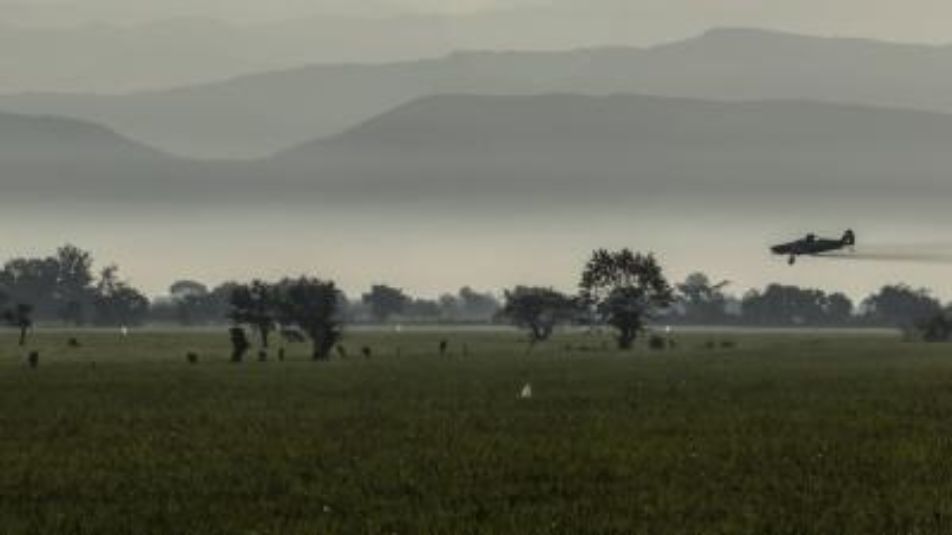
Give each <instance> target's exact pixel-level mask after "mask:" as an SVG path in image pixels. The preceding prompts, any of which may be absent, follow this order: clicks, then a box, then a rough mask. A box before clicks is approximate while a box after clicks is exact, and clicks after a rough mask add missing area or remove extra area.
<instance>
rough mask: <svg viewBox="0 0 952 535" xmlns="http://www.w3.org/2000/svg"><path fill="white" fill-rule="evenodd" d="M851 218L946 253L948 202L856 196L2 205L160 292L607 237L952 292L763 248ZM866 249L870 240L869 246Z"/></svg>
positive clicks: (569, 269) (575, 246) (685, 261)
mask: <svg viewBox="0 0 952 535" xmlns="http://www.w3.org/2000/svg"><path fill="white" fill-rule="evenodd" d="M846 225H849V226H851V227H853V228H854V229H856V230H857V231H858V233H859V242H860V247H861V248H862V247H863V246H864V245H874V244H905V245H906V246H910V245H912V246H916V245H917V244H918V245H921V250H923V251H935V250H937V249H938V250H941V251H945V252H949V251H950V248H952V243H950V240H949V239H948V238H947V236H948V235H949V233H950V231H952V216H949V215H947V210H944V209H943V203H938V202H937V203H935V204H934V205H932V206H929V205H919V206H918V211H917V212H916V213H912V212H908V211H906V212H902V211H896V210H891V209H889V208H888V207H886V206H876V205H874V204H867V203H863V202H857V203H855V204H852V205H851V206H845V207H841V208H839V209H838V208H836V207H834V206H831V204H819V205H817V206H815V207H811V206H799V205H791V204H790V203H788V202H786V201H785V200H784V199H782V198H777V199H774V200H773V201H771V203H770V204H769V205H765V206H759V207H751V208H749V209H745V208H743V207H728V206H724V205H720V204H719V203H718V202H711V203H706V204H705V203H703V202H701V203H698V202H687V203H682V204H678V203H675V202H670V203H669V202H665V203H652V202H649V201H648V200H646V201H645V202H638V201H637V200H636V201H633V202H631V203H630V205H629V206H616V207H613V208H612V209H611V210H609V211H604V210H597V211H596V210H591V209H590V207H571V206H557V207H556V206H553V207H546V206H543V205H529V206H527V207H526V209H525V210H521V211H513V210H511V209H509V208H502V209H501V208H498V207H493V206H491V205H487V206H478V205H470V207H469V209H458V205H454V206H445V205H433V204H419V205H409V204H408V205H403V206H393V205H391V206H381V205H375V204H372V203H368V204H363V205H355V206H351V207H340V206H337V207H333V206H323V205H320V204H319V203H317V204H315V205H313V206H310V207H308V206H303V205H292V206H264V207H260V208H254V207H247V208H242V209H227V208H222V207H217V208H216V207H212V208H208V209H198V208H188V209H170V208H168V207H164V206H163V207H153V208H145V209H142V208H141V207H129V206H91V207H86V208H81V207H76V208H72V209H66V210H64V209H63V208H61V207H55V206H47V207H33V208H30V209H27V208H21V209H16V208H14V209H5V210H2V211H0V228H4V229H15V230H12V232H11V230H8V231H6V232H5V235H4V240H3V243H4V246H3V249H2V251H0V252H2V253H3V254H4V256H12V255H21V254H23V255H25V254H40V253H46V252H49V251H51V250H52V249H53V248H55V247H56V246H58V245H61V244H62V243H64V242H67V241H69V242H73V243H76V244H78V245H81V246H83V247H86V248H89V249H91V250H92V251H93V252H94V253H95V257H96V258H97V259H99V260H100V261H102V262H116V263H118V264H119V265H120V266H121V267H122V273H123V275H124V276H126V277H129V278H131V279H132V281H133V282H134V283H135V284H136V285H138V286H140V287H142V288H143V290H145V291H146V292H147V293H149V294H151V295H159V294H163V293H164V292H165V290H166V289H167V287H168V285H169V284H170V283H171V282H172V281H174V280H176V279H179V278H183V277H185V278H194V279H198V280H202V281H206V282H218V281H223V280H228V279H239V280H244V279H249V278H252V277H265V278H269V277H270V278H280V277H282V276H285V275H288V274H297V273H308V274H315V275H321V276H325V277H331V278H333V279H335V280H337V281H338V282H339V283H340V284H341V286H342V287H343V288H344V289H345V290H347V291H348V292H349V293H351V294H353V295H356V294H357V293H358V292H361V291H365V290H366V288H367V287H369V286H370V285H371V284H373V283H379V282H387V283H391V284H394V285H398V286H400V287H403V288H405V289H407V290H408V291H412V292H413V293H415V294H419V295H433V296H435V295H437V294H439V293H441V292H443V291H453V290H455V289H458V288H459V287H461V286H463V285H471V286H474V287H476V288H479V289H487V290H501V289H502V288H505V287H510V286H512V285H515V284H520V283H532V284H543V285H553V286H556V287H559V288H563V289H565V290H573V289H574V288H575V285H576V284H577V277H578V275H579V272H580V269H581V267H582V265H583V263H584V262H585V260H586V259H587V257H588V256H589V254H590V253H591V250H592V249H594V248H596V247H631V248H634V249H636V250H642V251H654V252H656V253H657V254H658V255H659V256H660V258H661V260H662V262H663V264H664V266H665V268H666V269H667V270H668V272H669V274H670V276H671V277H673V278H675V279H680V278H683V277H684V276H685V275H686V274H688V273H689V272H691V271H694V270H698V269H700V270H703V271H705V272H707V273H709V274H710V275H711V277H712V278H716V279H717V280H720V279H728V280H731V281H733V283H734V284H733V285H732V290H733V291H736V292H738V293H740V292H742V291H743V290H744V289H746V288H749V287H758V286H762V285H764V284H767V283H770V282H777V281H782V282H786V283H795V284H801V285H807V286H817V287H820V288H824V289H827V290H844V291H846V292H848V293H850V294H851V295H852V296H854V297H856V298H860V297H863V296H865V295H868V294H869V293H871V292H872V291H873V290H874V289H877V288H878V287H879V286H881V285H882V284H885V283H892V282H900V281H902V282H908V283H910V284H913V285H922V286H928V287H931V288H934V289H935V290H936V291H937V293H938V294H939V295H941V296H943V297H945V298H952V292H950V291H949V288H948V285H947V280H948V279H947V275H948V269H949V266H948V265H942V264H928V263H915V262H906V263H903V262H869V261H862V262H860V261H850V260H812V259H804V260H802V261H801V262H798V264H797V265H796V266H795V267H792V268H791V267H789V266H787V264H786V262H785V259H783V258H773V257H770V256H769V254H768V252H767V246H768V245H770V244H772V243H774V242H776V241H782V240H786V239H793V238H797V237H800V235H801V234H802V233H804V232H808V231H816V232H819V233H821V234H823V235H829V236H830V237H838V236H839V235H840V234H841V233H842V231H843V230H844V229H845V228H844V227H845V226H846ZM860 250H862V249H860Z"/></svg>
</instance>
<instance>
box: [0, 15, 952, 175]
mask: <svg viewBox="0 0 952 535" xmlns="http://www.w3.org/2000/svg"><path fill="white" fill-rule="evenodd" d="M559 92H563V93H578V94H586V95H610V94H614V93H639V94H654V95H659V96H674V97H688V98H698V99H708V100H729V101H747V100H763V99H792V100H816V101H822V102H838V103H855V104H864V105H871V106H886V107H902V108H913V109H921V110H927V111H942V112H952V47H947V46H922V45H904V44H894V43H885V42H876V41H867V40H856V39H830V38H817V37H805V36H798V35H790V34H783V33H775V32H766V31H757V30H733V29H725V30H715V31H711V32H708V33H706V34H704V35H702V36H700V37H697V38H694V39H690V40H686V41H682V42H677V43H672V44H668V45H663V46H657V47H653V48H647V49H638V48H599V49H588V50H576V51H568V52H525V53H518V52H513V53H480V52H468V53H457V54H453V55H450V56H447V57H444V58H441V59H434V60H423V61H410V62H400V63H389V64H381V65H317V66H313V67H307V68H301V69H293V70H287V71H281V72H271V73H266V74H260V75H252V76H244V77H240V78H236V79H233V80H230V81H227V82H220V83H213V84H208V85H203V86H196V87H187V88H180V89H175V90H169V91H159V92H149V93H138V94H132V95H128V96H121V97H113V96H90V95H55V94H54V95H20V96H8V97H0V109H2V110H9V111H15V112H27V113H53V114H57V115H65V116H71V117H77V118H83V119H88V120H93V121H97V122H101V123H103V124H107V125H109V126H111V127H113V128H115V129H116V130H117V131H119V132H121V133H123V134H124V135H128V136H130V137H133V138H135V139H138V140H141V141H144V142H147V143H149V144H152V145H154V146H156V147H159V148H161V149H163V150H167V151H171V152H173V153H177V154H182V155H191V156H202V157H208V156H213V157H256V156H264V155H267V154H269V153H271V152H274V151H278V150H281V149H284V148H287V147H290V146H293V145H296V144H300V143H303V142H305V141H306V140H308V139H313V138H315V137H327V136H332V135H334V134H337V133H339V132H341V131H343V130H346V129H348V128H350V127H353V126H354V125H356V124H359V123H360V122H363V121H366V120H368V119H370V118H372V117H374V116H376V115H379V114H381V113H383V112H385V111H387V110H389V109H392V108H394V107H396V106H399V105H401V104H404V103H407V102H410V101H413V100H416V99H418V98H421V97H424V96H427V95H433V94H445V93H477V94H488V95H505V94H515V95H532V94H545V93H559Z"/></svg>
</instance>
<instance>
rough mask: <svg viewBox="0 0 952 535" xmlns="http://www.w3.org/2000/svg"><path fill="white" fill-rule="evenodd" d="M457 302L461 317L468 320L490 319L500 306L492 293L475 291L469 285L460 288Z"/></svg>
mask: <svg viewBox="0 0 952 535" xmlns="http://www.w3.org/2000/svg"><path fill="white" fill-rule="evenodd" d="M458 302H459V307H460V312H461V313H462V316H463V319H466V320H469V321H474V320H475V321H490V320H492V318H494V317H495V316H496V314H498V313H499V309H500V307H501V306H502V305H501V304H500V303H499V300H498V299H496V297H494V296H493V294H491V293H482V292H477V291H476V290H473V289H472V288H470V287H469V286H464V287H463V288H460V290H459V301H458Z"/></svg>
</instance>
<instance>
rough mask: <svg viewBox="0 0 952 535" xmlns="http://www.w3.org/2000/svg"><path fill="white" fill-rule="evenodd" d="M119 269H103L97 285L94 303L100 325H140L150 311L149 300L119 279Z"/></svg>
mask: <svg viewBox="0 0 952 535" xmlns="http://www.w3.org/2000/svg"><path fill="white" fill-rule="evenodd" d="M118 271H119V269H118V268H117V267H116V266H108V267H106V268H104V269H103V270H102V273H101V274H100V278H99V282H98V284H97V285H96V294H95V297H94V301H93V305H94V307H95V310H96V323H97V324H98V325H138V324H141V323H142V322H143V321H144V320H145V318H146V316H147V315H148V313H149V300H148V298H146V297H145V296H144V295H142V293H141V292H139V291H138V290H136V289H135V288H133V287H132V286H130V285H129V284H128V283H127V282H124V281H122V280H120V279H119V276H118Z"/></svg>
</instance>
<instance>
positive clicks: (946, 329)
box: [916, 309, 952, 342]
mask: <svg viewBox="0 0 952 535" xmlns="http://www.w3.org/2000/svg"><path fill="white" fill-rule="evenodd" d="M916 328H917V329H918V330H919V333H920V334H921V335H922V339H923V340H925V341H926V342H948V341H949V340H952V310H950V309H946V310H943V311H941V312H938V313H936V314H934V315H932V316H931V317H930V318H928V319H926V320H923V321H920V322H919V323H918V324H917V325H916Z"/></svg>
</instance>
